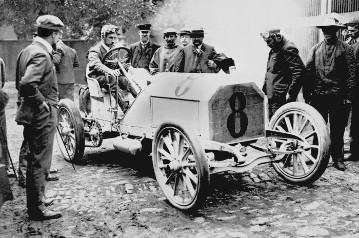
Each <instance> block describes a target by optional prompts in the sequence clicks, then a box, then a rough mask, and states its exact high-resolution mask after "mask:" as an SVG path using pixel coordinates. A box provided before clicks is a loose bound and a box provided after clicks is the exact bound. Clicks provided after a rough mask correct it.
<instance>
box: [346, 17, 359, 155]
mask: <svg viewBox="0 0 359 238" xmlns="http://www.w3.org/2000/svg"><path fill="white" fill-rule="evenodd" d="M347 25H348V29H350V28H349V27H352V28H354V29H355V30H354V31H355V34H356V36H358V37H359V19H354V20H353V21H351V22H349V23H348V24H347ZM352 47H353V51H354V57H355V60H356V63H357V64H359V40H356V43H354V44H353V45H352ZM358 81H359V78H358V77H356V83H355V89H354V90H353V96H352V114H351V124H350V156H349V158H348V160H351V161H359V138H358V137H359V97H358V92H359V82H358Z"/></svg>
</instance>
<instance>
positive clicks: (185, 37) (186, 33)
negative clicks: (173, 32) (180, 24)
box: [178, 28, 191, 47]
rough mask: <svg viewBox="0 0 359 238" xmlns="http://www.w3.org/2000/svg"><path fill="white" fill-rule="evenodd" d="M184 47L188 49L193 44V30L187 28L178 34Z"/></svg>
mask: <svg viewBox="0 0 359 238" xmlns="http://www.w3.org/2000/svg"><path fill="white" fill-rule="evenodd" d="M178 35H179V38H180V42H181V45H182V47H186V46H187V45H188V44H189V43H191V30H189V29H187V28H182V29H181V31H180V32H179V33H178Z"/></svg>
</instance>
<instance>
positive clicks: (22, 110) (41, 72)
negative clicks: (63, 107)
mask: <svg viewBox="0 0 359 238" xmlns="http://www.w3.org/2000/svg"><path fill="white" fill-rule="evenodd" d="M16 88H17V89H18V90H19V102H23V103H22V104H21V105H20V107H19V108H18V111H17V115H16V118H15V120H16V121H17V122H18V124H25V125H27V124H31V123H32V122H33V121H34V120H35V121H36V113H37V110H38V107H39V106H40V105H41V104H42V102H44V101H46V102H48V103H49V104H50V105H57V101H58V98H57V94H58V89H57V78H56V70H55V67H54V63H53V61H52V55H51V54H50V53H49V52H48V51H47V50H46V47H45V46H44V45H43V44H42V43H40V42H37V41H34V42H33V43H32V44H31V45H29V46H27V47H26V48H25V49H24V50H22V51H21V52H20V54H19V56H18V59H17V67H16Z"/></svg>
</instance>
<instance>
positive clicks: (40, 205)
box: [15, 15, 64, 220]
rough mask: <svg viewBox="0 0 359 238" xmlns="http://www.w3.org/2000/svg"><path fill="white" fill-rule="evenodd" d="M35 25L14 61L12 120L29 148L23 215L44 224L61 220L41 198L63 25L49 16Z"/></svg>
mask: <svg viewBox="0 0 359 238" xmlns="http://www.w3.org/2000/svg"><path fill="white" fill-rule="evenodd" d="M36 24H37V33H38V36H37V37H36V38H35V39H34V41H33V42H32V44H31V45H29V46H27V47H26V48H25V49H24V50H22V51H21V52H20V54H19V56H18V59H17V66H16V87H17V88H18V90H19V98H18V101H19V108H18V110H17V113H16V118H15V120H16V122H17V123H18V124H19V125H23V126H24V132H23V134H24V141H27V143H28V148H29V153H27V156H26V161H27V171H26V198H27V213H28V215H29V218H30V219H31V220H47V219H57V218H60V217H61V216H62V215H61V213H59V212H54V211H51V210H48V209H46V208H45V207H46V205H47V204H46V203H44V201H43V198H44V193H45V183H46V178H47V176H48V175H49V173H50V167H51V160H52V150H53V142H54V136H55V131H56V124H57V109H56V106H57V102H58V97H57V93H58V90H57V79H56V72H55V67H54V64H53V59H52V51H53V48H54V46H55V44H56V43H57V42H58V40H59V39H60V34H61V31H62V28H63V27H64V24H63V23H62V21H61V20H60V19H59V18H57V17H56V16H53V15H43V16H40V17H38V18H37V20H36Z"/></svg>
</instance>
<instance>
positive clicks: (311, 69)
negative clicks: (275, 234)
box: [303, 17, 358, 171]
mask: <svg viewBox="0 0 359 238" xmlns="http://www.w3.org/2000/svg"><path fill="white" fill-rule="evenodd" d="M343 27H344V26H343V25H342V24H340V23H339V21H338V20H337V19H335V18H333V17H327V18H326V19H325V20H324V21H323V23H322V24H319V25H317V28H319V29H321V30H322V32H323V35H324V40H323V41H322V42H320V43H318V44H316V45H315V46H313V48H312V49H311V51H310V53H309V56H308V61H307V66H306V68H307V71H308V79H307V80H306V82H305V85H304V89H303V96H304V99H305V100H306V101H307V102H309V103H310V105H312V106H313V107H314V108H315V109H317V110H318V111H319V113H320V114H321V115H322V116H323V118H324V119H325V121H326V122H328V116H329V121H330V140H331V148H330V153H331V156H332V160H333V166H334V167H335V168H336V169H338V170H342V171H343V170H345V169H346V167H345V164H344V163H343V157H344V154H343V144H344V140H343V136H344V130H345V126H346V124H347V121H348V117H349V112H350V107H351V101H352V95H353V94H352V91H353V89H354V87H355V80H357V79H356V77H357V76H358V75H357V63H356V62H355V58H354V54H353V48H352V47H350V46H349V45H348V44H347V43H345V42H343V41H341V40H339V39H338V37H337V32H338V31H339V29H340V28H343Z"/></svg>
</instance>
